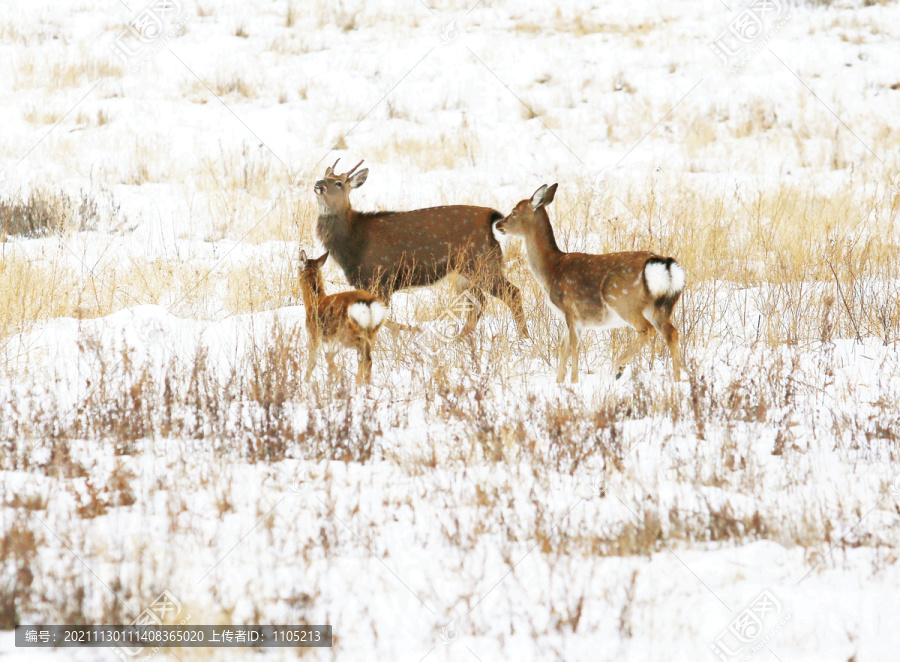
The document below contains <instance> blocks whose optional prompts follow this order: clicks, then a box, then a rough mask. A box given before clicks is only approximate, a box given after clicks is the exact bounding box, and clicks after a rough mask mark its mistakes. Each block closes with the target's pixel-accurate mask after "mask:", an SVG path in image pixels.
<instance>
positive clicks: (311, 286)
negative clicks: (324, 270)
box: [300, 274, 326, 328]
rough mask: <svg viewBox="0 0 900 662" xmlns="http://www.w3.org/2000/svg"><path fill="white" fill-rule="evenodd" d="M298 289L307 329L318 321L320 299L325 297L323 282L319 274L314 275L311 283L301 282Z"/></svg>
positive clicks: (320, 305)
mask: <svg viewBox="0 0 900 662" xmlns="http://www.w3.org/2000/svg"><path fill="white" fill-rule="evenodd" d="M300 289H301V291H302V292H303V307H304V308H305V309H306V324H307V327H308V328H309V324H310V323H311V322H314V321H316V320H317V319H318V316H319V310H320V309H321V307H322V299H324V298H325V297H326V294H325V281H324V280H323V279H322V275H321V274H316V277H315V279H314V280H312V281H309V280H304V281H301V283H300Z"/></svg>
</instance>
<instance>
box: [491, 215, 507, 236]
mask: <svg viewBox="0 0 900 662" xmlns="http://www.w3.org/2000/svg"><path fill="white" fill-rule="evenodd" d="M494 229H495V230H496V231H497V232H499V233H500V234H506V218H501V219H500V220H499V221H497V222H496V223H494Z"/></svg>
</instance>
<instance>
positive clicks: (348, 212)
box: [316, 202, 361, 286]
mask: <svg viewBox="0 0 900 662" xmlns="http://www.w3.org/2000/svg"><path fill="white" fill-rule="evenodd" d="M356 221H357V213H356V212H355V211H353V210H352V209H351V208H350V205H349V204H348V205H346V206H343V207H340V208H338V209H331V208H329V207H326V206H325V205H324V204H322V203H321V202H320V203H319V219H318V223H317V224H316V234H317V235H318V237H319V240H320V241H321V242H322V245H323V246H325V248H326V249H327V250H328V251H329V253H331V255H332V257H333V259H334V260H335V262H337V263H338V266H340V268H341V270H342V271H343V272H344V275H345V276H346V277H347V280H349V281H350V283H351V284H352V285H356V286H359V283H358V282H357V272H358V268H359V260H360V255H359V249H360V242H361V238H360V237H359V236H358V235H359V233H360V232H361V230H360V229H359V228H358V227H357V222H356Z"/></svg>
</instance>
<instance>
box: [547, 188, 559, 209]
mask: <svg viewBox="0 0 900 662" xmlns="http://www.w3.org/2000/svg"><path fill="white" fill-rule="evenodd" d="M557 186H559V184H558V183H557V184H554V185H553V186H551V187H550V188H548V189H547V193H546V195H544V206H545V207H546V206H547V205H549V204H550V203H551V202H553V198H555V197H556V187H557Z"/></svg>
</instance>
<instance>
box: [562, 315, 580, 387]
mask: <svg viewBox="0 0 900 662" xmlns="http://www.w3.org/2000/svg"><path fill="white" fill-rule="evenodd" d="M580 344H581V334H580V333H579V332H578V329H577V328H576V327H575V325H574V324H572V325H569V356H570V357H571V360H572V383H573V384H577V383H578V348H579V345H580ZM563 379H565V375H563Z"/></svg>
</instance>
